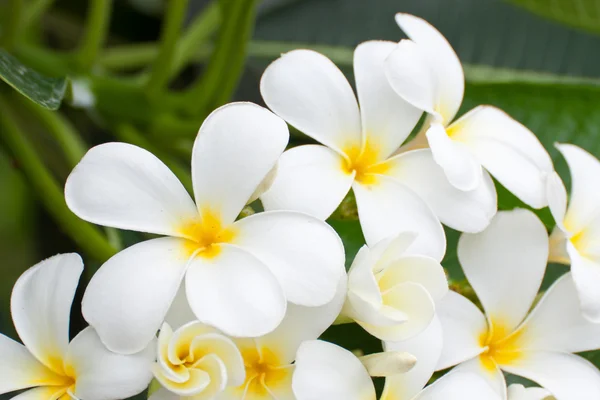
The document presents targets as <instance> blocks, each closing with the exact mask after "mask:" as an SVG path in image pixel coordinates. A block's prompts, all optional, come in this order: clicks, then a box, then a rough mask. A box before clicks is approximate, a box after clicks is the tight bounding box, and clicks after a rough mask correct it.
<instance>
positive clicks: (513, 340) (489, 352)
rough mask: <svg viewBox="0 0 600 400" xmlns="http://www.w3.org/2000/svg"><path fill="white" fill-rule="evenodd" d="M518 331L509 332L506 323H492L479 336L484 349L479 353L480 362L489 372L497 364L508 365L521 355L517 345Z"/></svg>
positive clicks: (494, 368) (495, 367)
mask: <svg viewBox="0 0 600 400" xmlns="http://www.w3.org/2000/svg"><path fill="white" fill-rule="evenodd" d="M519 337H520V332H519V331H518V330H517V331H515V332H509V330H508V329H507V328H506V325H504V324H502V323H498V322H497V321H496V322H494V323H492V326H491V328H490V329H488V330H487V331H486V332H484V333H482V334H481V335H480V337H479V342H480V343H481V346H483V347H485V348H486V350H485V351H484V352H483V353H481V354H480V355H479V358H480V360H481V363H482V364H483V366H484V367H485V369H487V370H488V371H490V372H493V371H495V370H496V369H497V366H498V365H508V364H511V363H513V362H514V361H515V360H517V359H519V358H520V357H521V350H520V346H519Z"/></svg>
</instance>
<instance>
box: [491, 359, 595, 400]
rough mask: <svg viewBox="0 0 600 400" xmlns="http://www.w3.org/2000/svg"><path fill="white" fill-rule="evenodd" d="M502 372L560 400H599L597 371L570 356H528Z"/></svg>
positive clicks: (584, 361) (589, 364) (586, 362)
mask: <svg viewBox="0 0 600 400" xmlns="http://www.w3.org/2000/svg"><path fill="white" fill-rule="evenodd" d="M502 368H503V369H504V370H506V371H507V372H509V373H511V374H515V375H519V376H523V377H525V378H527V379H530V380H532V381H534V382H536V383H537V384H539V385H540V386H542V387H544V388H545V389H547V390H548V391H549V392H550V393H552V395H554V397H556V398H557V399H560V400H562V399H573V400H575V399H600V371H598V369H597V368H596V367H595V366H594V365H593V364H592V363H590V362H589V361H587V360H585V359H584V358H582V357H579V356H576V355H573V354H566V353H554V352H544V351H536V352H528V353H527V354H526V355H524V356H523V357H520V358H519V359H518V360H516V361H515V362H513V363H511V365H510V366H506V367H504V366H503V367H502ZM511 400H512V399H511Z"/></svg>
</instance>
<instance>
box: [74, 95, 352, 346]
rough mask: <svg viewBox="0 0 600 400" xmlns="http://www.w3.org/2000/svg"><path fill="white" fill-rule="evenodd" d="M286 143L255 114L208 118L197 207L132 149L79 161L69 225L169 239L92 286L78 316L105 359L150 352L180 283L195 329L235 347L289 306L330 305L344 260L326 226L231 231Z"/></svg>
mask: <svg viewBox="0 0 600 400" xmlns="http://www.w3.org/2000/svg"><path fill="white" fill-rule="evenodd" d="M288 138H289V133H288V130H287V126H286V124H285V123H284V122H283V121H282V120H281V119H280V118H278V117H277V116H275V115H274V114H272V113H271V112H270V111H268V110H266V109H264V108H262V107H259V106H257V105H254V104H251V103H233V104H229V105H226V106H223V107H221V108H219V109H217V110H216V111H214V112H213V113H212V114H211V115H210V116H209V117H208V118H207V119H206V120H205V121H204V123H203V124H202V126H201V127H200V131H199V133H198V137H197V139H196V142H195V144H194V148H193V154H192V180H193V186H194V194H195V199H196V201H195V204H194V201H192V199H191V197H190V196H189V194H188V193H187V191H186V190H185V189H184V187H183V185H182V184H181V183H180V182H179V180H177V179H176V177H175V175H174V174H173V173H172V172H171V171H170V170H169V169H168V168H167V167H166V166H165V165H164V164H163V163H162V162H161V161H159V160H158V158H156V157H155V156H154V155H152V154H151V153H149V152H147V151H145V150H143V149H141V148H139V147H136V146H132V145H129V144H124V143H109V144H104V145H100V146H97V147H94V148H93V149H91V150H90V151H89V152H88V153H87V154H86V155H85V157H84V158H83V159H82V161H81V162H80V163H79V165H77V167H76V168H75V169H74V171H73V172H72V174H71V175H70V176H69V178H68V180H67V184H66V188H65V196H66V200H67V204H68V205H69V208H70V209H71V210H72V211H73V212H74V213H75V214H77V215H78V216H80V217H81V218H83V219H85V220H87V221H90V222H94V223H97V224H101V225H105V226H111V227H116V228H121V229H128V230H136V231H140V232H150V233H155V234H159V235H166V237H161V238H157V239H152V240H148V241H145V242H141V243H138V244H136V245H133V246H131V247H129V248H128V249H126V250H124V251H122V252H120V253H118V254H117V255H115V256H114V257H113V258H111V259H110V260H109V261H108V262H106V263H105V264H104V265H103V266H102V267H101V268H100V270H99V271H98V272H97V273H96V274H95V275H94V277H93V279H92V280H91V282H90V284H89V286H88V288H87V291H86V293H85V296H84V299H83V314H84V316H85V318H86V320H87V321H88V322H89V323H90V324H91V325H92V326H93V327H95V328H96V330H97V331H98V334H99V335H100V337H101V338H102V341H103V342H104V343H105V344H106V345H107V346H108V348H109V349H111V350H113V351H116V352H121V353H132V352H136V351H138V350H140V349H141V348H143V347H144V346H146V344H147V343H148V342H149V341H150V340H152V338H153V337H154V335H155V333H156V331H157V330H158V329H159V328H160V326H161V324H162V322H163V320H164V317H165V314H166V313H167V310H168V309H169V306H170V304H171V302H172V300H173V298H174V297H175V294H176V293H177V290H178V288H179V287H180V284H181V282H182V280H183V279H184V277H185V281H186V288H187V299H188V300H189V302H190V306H191V308H192V310H193V311H194V313H195V314H196V317H197V319H198V320H200V321H201V322H203V323H205V324H208V325H212V326H214V327H217V328H218V329H219V330H221V331H223V332H224V333H227V334H228V335H231V336H260V335H264V334H266V333H268V332H270V331H272V330H273V329H275V327H277V325H279V323H280V322H281V320H282V319H283V317H284V315H285V310H286V304H287V302H286V300H287V301H290V302H291V303H294V304H298V305H303V306H311V307H312V306H320V305H323V304H326V303H327V302H329V301H331V299H332V298H333V296H334V294H335V290H336V285H337V282H338V280H339V278H340V276H341V273H342V270H341V266H343V264H344V250H343V245H342V243H341V240H340V238H339V236H338V235H337V234H336V233H335V231H334V230H333V229H332V228H331V227H330V226H329V225H327V224H325V223H324V222H322V221H320V220H318V219H316V218H314V217H311V216H308V215H306V214H302V213H299V212H292V211H275V212H264V213H257V214H254V215H251V216H249V217H246V218H244V219H241V220H239V221H236V217H237V216H238V214H239V213H240V211H241V210H242V208H243V207H244V206H245V204H246V203H247V202H248V200H249V199H251V198H252V197H253V195H254V194H255V192H256V191H257V188H259V187H261V185H262V183H263V182H264V181H265V179H267V180H268V179H269V175H270V171H272V170H273V168H274V165H275V164H276V163H277V160H278V158H279V156H280V155H281V153H282V152H283V150H284V148H285V146H286V144H287V141H288Z"/></svg>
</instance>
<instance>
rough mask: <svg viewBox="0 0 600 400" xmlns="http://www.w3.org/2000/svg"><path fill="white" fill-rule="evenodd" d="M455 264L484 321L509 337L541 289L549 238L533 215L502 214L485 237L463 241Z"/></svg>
mask: <svg viewBox="0 0 600 400" xmlns="http://www.w3.org/2000/svg"><path fill="white" fill-rule="evenodd" d="M458 259H459V261H460V264H461V266H462V268H463V270H464V272H465V275H466V277H467V279H468V280H469V282H470V283H471V286H473V289H474V290H475V293H477V296H478V298H479V300H480V301H481V303H482V305H483V307H484V309H485V311H486V315H487V316H488V318H489V319H490V320H491V321H493V322H494V324H500V325H502V326H503V327H504V329H506V331H507V332H512V331H513V330H514V329H515V328H516V327H517V326H518V325H519V324H520V323H521V322H522V321H523V319H524V318H525V316H526V315H527V312H528V311H529V309H530V308H531V305H532V304H533V301H534V299H535V296H536V295H537V293H538V289H539V288H540V285H541V283H542V278H543V277H544V272H545V271H546V262H547V260H548V233H547V231H546V228H545V227H544V224H542V222H541V221H540V220H539V218H538V217H537V216H536V215H535V214H534V213H532V212H531V211H528V210H524V209H515V210H513V211H501V212H499V213H498V214H496V216H495V217H494V219H493V220H492V222H491V223H490V226H489V227H488V228H487V229H486V230H485V231H483V232H481V233H477V234H463V235H462V236H461V238H460V240H459V242H458ZM515 276H518V277H519V279H515Z"/></svg>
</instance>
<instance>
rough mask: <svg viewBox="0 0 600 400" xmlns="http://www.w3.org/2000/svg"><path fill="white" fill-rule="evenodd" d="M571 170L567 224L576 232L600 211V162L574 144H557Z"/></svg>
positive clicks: (572, 231)
mask: <svg viewBox="0 0 600 400" xmlns="http://www.w3.org/2000/svg"><path fill="white" fill-rule="evenodd" d="M556 148H557V149H558V150H559V151H560V152H561V153H562V155H563V157H564V158H565V160H567V164H568V165H569V170H570V171H571V197H570V200H569V210H568V211H567V215H566V220H565V225H566V227H567V229H568V230H569V232H571V233H573V234H576V233H579V232H580V231H582V230H583V229H584V228H586V227H587V226H588V225H589V223H590V222H591V221H593V220H595V219H596V217H597V216H598V214H599V213H600V189H599V187H598V185H597V182H598V177H599V176H600V162H599V161H598V159H597V158H595V157H594V156H593V155H591V154H590V153H588V152H587V151H585V150H583V149H582V148H580V147H577V146H575V145H572V144H557V145H556Z"/></svg>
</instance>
